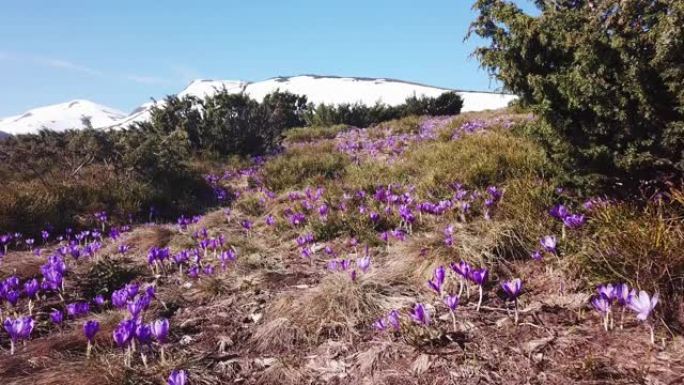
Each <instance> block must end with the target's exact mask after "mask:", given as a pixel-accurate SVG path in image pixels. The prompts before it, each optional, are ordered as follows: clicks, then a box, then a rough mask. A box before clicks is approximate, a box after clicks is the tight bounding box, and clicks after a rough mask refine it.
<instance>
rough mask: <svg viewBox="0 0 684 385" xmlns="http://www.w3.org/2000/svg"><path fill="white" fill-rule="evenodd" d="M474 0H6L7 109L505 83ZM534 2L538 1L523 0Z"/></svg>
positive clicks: (0, 72)
mask: <svg viewBox="0 0 684 385" xmlns="http://www.w3.org/2000/svg"><path fill="white" fill-rule="evenodd" d="M472 2H473V1H472V0H448V1H447V0H424V1H416V0H391V1H389V0H344V1H338V0H289V1H283V0H271V1H262V0H247V1H245V0H240V1H235V0H222V1H218V0H217V1H210V0H204V1H187V0H183V1H179V0H165V1H153V0H137V1H132V0H117V1H91V0H59V1H55V0H43V1H37V0H21V1H7V2H4V4H2V5H0V90H2V92H0V117H4V116H9V115H16V114H20V113H22V112H24V111H25V110H27V109H30V108H35V107H39V106H43V105H48V104H55V103H61V102H66V101H69V100H73V99H88V100H92V101H94V102H96V103H100V104H104V105H106V106H109V107H113V108H117V109H120V110H122V111H124V112H130V111H131V110H133V109H134V108H135V107H137V106H139V105H140V104H142V103H144V102H147V101H149V100H150V98H152V97H154V98H157V99H159V98H162V97H164V96H165V95H168V94H174V93H177V92H180V91H181V90H182V89H183V88H185V86H187V84H188V83H190V82H191V81H192V80H194V79H235V80H247V81H258V80H264V79H267V78H271V77H275V76H293V75H300V74H318V75H339V76H365V77H385V78H395V79H400V80H407V81H414V82H420V83H425V84H429V85H435V86H441V87H449V88H455V89H465V90H496V89H497V84H496V83H494V82H493V81H492V80H491V79H490V78H489V76H488V75H487V73H486V72H485V71H483V70H481V69H479V65H478V63H477V60H476V59H475V58H473V57H471V56H470V55H471V53H472V51H473V49H474V48H475V47H476V46H477V45H478V44H482V42H481V41H478V40H476V39H473V40H469V41H466V42H464V41H463V39H464V37H465V35H466V33H467V30H468V25H469V23H470V22H471V21H472V20H473V18H474V16H475V13H474V12H473V11H472V10H471V5H472ZM523 6H524V7H526V8H530V7H529V6H528V5H523Z"/></svg>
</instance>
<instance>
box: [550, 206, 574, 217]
mask: <svg viewBox="0 0 684 385" xmlns="http://www.w3.org/2000/svg"><path fill="white" fill-rule="evenodd" d="M549 215H551V216H552V217H554V218H556V219H558V220H559V221H562V220H563V219H564V218H565V217H567V216H568V215H570V212H569V211H568V209H567V208H566V207H565V206H563V205H561V204H559V205H556V206H553V207H552V208H551V210H549Z"/></svg>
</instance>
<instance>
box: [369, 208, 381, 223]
mask: <svg viewBox="0 0 684 385" xmlns="http://www.w3.org/2000/svg"><path fill="white" fill-rule="evenodd" d="M368 217H369V218H370V220H371V222H373V223H378V222H379V221H380V214H378V213H377V212H375V211H371V213H370V214H368Z"/></svg>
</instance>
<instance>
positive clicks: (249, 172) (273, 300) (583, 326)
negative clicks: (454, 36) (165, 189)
mask: <svg viewBox="0 0 684 385" xmlns="http://www.w3.org/2000/svg"><path fill="white" fill-rule="evenodd" d="M533 123H534V118H533V117H532V116H529V115H521V114H514V113H510V112H507V111H498V112H487V113H474V114H465V115H462V116H457V117H439V118H430V117H424V118H421V119H420V121H419V124H417V125H416V126H415V127H414V126H411V127H412V128H411V129H408V130H407V129H406V128H405V127H402V128H401V129H398V128H397V127H398V125H401V124H402V122H391V123H389V124H382V125H378V126H376V127H370V128H348V129H345V130H341V131H340V132H339V133H337V135H336V136H335V137H333V138H330V137H327V138H321V139H316V140H313V141H307V143H293V142H287V143H288V145H287V147H286V148H285V149H284V153H283V154H280V155H274V156H271V157H267V158H257V159H253V160H252V163H251V165H250V166H249V167H245V168H241V169H228V170H225V172H223V173H221V174H217V175H207V176H206V180H207V181H208V182H209V183H210V185H211V186H212V187H213V189H214V192H215V194H216V196H217V198H219V201H220V202H222V205H223V206H222V207H217V208H216V209H215V210H213V211H210V212H207V213H205V214H204V215H201V216H194V217H191V216H181V217H180V218H178V220H177V221H176V222H174V223H157V222H154V221H150V222H149V223H141V224H132V223H115V222H114V221H113V220H111V219H110V217H109V215H108V214H107V213H106V212H96V213H84V214H83V215H88V216H92V218H93V219H94V223H97V224H98V226H96V228H82V229H68V230H67V231H65V232H64V233H55V232H53V231H51V229H49V228H46V229H45V230H44V231H43V232H42V233H40V234H36V235H26V234H18V233H7V234H5V233H4V232H0V234H2V235H0V255H1V256H2V258H1V262H0V315H1V318H2V321H3V328H2V329H3V330H2V333H0V378H2V380H3V381H2V383H3V384H5V383H6V384H73V385H80V384H93V385H95V384H169V385H183V384H193V385H194V384H219V383H226V384H227V383H239V384H292V385H294V384H322V383H334V384H452V383H453V384H516V383H520V384H526V383H534V384H571V383H587V384H589V383H591V384H599V383H610V384H627V383H630V384H631V383H649V384H675V383H682V382H684V339H683V338H682V334H681V333H682V322H684V308H683V307H682V297H683V295H684V293H682V282H683V280H684V276H683V274H684V256H683V255H682V252H683V251H682V250H684V247H683V246H684V224H683V222H684V220H683V217H682V213H683V212H684V194H682V193H681V192H680V190H677V189H673V190H671V191H664V192H662V193H661V194H659V195H657V196H655V197H653V198H651V199H650V200H648V202H646V203H642V204H639V205H636V204H632V203H630V202H622V201H619V200H615V199H611V198H610V197H598V196H583V194H581V192H577V191H571V190H568V189H563V188H561V187H559V186H557V185H556V184H555V183H554V181H553V179H552V178H551V174H552V171H551V169H550V167H549V166H548V165H547V161H546V160H545V158H544V156H543V154H542V153H541V152H540V151H538V149H537V148H536V147H535V146H534V145H533V144H532V143H531V142H530V141H529V140H527V139H525V137H524V135H523V134H522V131H523V130H521V129H520V128H521V127H524V125H526V124H533ZM395 125H397V126H395ZM300 134H301V133H300ZM303 136H305V135H303ZM303 148H304V149H306V151H305V152H306V153H308V154H309V156H310V155H311V154H313V155H314V156H315V155H316V150H317V149H318V150H321V151H322V149H325V150H326V151H334V152H335V156H339V157H342V158H344V159H346V161H345V162H342V163H339V162H338V163H335V168H334V170H332V171H331V170H326V169H325V167H321V165H318V167H316V168H312V169H311V170H308V171H307V170H302V169H304V168H307V167H310V166H308V163H306V162H299V163H297V162H296V160H297V158H296V157H297V156H298V155H296V154H299V153H300V152H301V151H302V149H303ZM291 151H299V152H294V153H290V152H291ZM288 154H289V155H288ZM292 154H295V155H292ZM287 156H290V160H289V161H290V162H292V164H295V165H298V166H297V167H296V169H294V168H293V167H289V166H288V167H279V168H272V166H273V165H274V164H275V163H277V162H282V161H283V159H284V158H285V157H287ZM301 156H304V155H301ZM288 164H290V163H288ZM270 167H271V168H270ZM269 169H270V170H275V169H277V170H278V174H282V173H287V172H292V173H301V175H303V177H291V178H283V175H274V174H275V173H274V172H269V171H268V170H269ZM304 171H307V172H304ZM297 175H299V174H297ZM276 177H277V178H280V179H279V182H278V183H274V182H273V179H274V178H276ZM283 181H289V182H283ZM288 183H289V184H288ZM269 186H277V187H275V188H270V187H269ZM151 218H152V216H151ZM0 230H1V229H0Z"/></svg>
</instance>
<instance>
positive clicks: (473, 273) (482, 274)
mask: <svg viewBox="0 0 684 385" xmlns="http://www.w3.org/2000/svg"><path fill="white" fill-rule="evenodd" d="M488 275H489V271H488V270H487V269H485V268H482V269H472V270H470V272H469V274H468V278H470V280H471V281H473V282H475V284H476V285H478V286H483V285H484V284H485V283H486V282H487V277H488Z"/></svg>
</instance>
